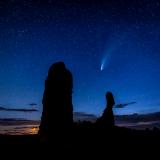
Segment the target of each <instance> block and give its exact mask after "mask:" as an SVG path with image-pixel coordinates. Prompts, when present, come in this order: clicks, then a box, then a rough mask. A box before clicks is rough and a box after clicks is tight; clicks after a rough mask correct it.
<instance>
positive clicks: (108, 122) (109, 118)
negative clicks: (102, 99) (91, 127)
mask: <svg viewBox="0 0 160 160" xmlns="http://www.w3.org/2000/svg"><path fill="white" fill-rule="evenodd" d="M106 101H107V104H106V108H105V110H104V112H103V114H102V116H101V117H100V118H98V119H97V121H96V125H97V126H98V127H100V128H109V129H111V128H113V127H114V125H115V122H114V115H113V110H112V108H113V106H114V104H115V101H114V97H113V94H112V93H111V92H107V93H106Z"/></svg>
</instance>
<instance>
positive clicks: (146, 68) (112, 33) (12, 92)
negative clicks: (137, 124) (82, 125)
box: [0, 0, 160, 119]
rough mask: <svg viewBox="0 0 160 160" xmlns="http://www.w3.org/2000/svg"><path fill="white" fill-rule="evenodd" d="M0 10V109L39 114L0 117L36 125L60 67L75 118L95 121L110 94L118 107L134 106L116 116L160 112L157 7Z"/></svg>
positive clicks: (12, 0)
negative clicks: (68, 78)
mask: <svg viewBox="0 0 160 160" xmlns="http://www.w3.org/2000/svg"><path fill="white" fill-rule="evenodd" d="M0 8H1V9H0V64H1V67H0V104H1V105H4V106H9V107H16V108H27V107H28V108H31V106H29V103H32V102H34V103H37V104H38V105H37V106H36V107H35V108H37V109H39V112H37V113H33V114H32V113H30V114H28V113H19V112H17V113H16V112H0V116H1V117H24V118H28V119H39V118H40V115H41V110H42V105H41V99H42V95H43V90H44V81H45V78H46V76H47V72H48V68H49V67H50V65H51V64H52V63H54V62H56V61H59V60H60V61H64V62H65V64H66V66H67V67H68V68H69V69H70V71H71V72H72V74H73V78H74V88H73V105H74V111H83V112H87V113H93V114H96V115H100V114H101V113H102V111H103V109H104V107H105V96H104V95H105V92H106V91H107V90H110V91H112V92H113V94H114V95H115V100H116V103H117V104H118V103H127V102H132V101H135V102H137V103H136V104H134V105H130V106H127V107H126V108H123V109H115V110H114V112H115V113H116V114H132V113H147V112H156V111H160V98H159V97H160V84H159V82H160V63H159V62H160V45H159V42H160V1H158V0H154V1H150V0H141V1H137V0H135V1H129V0H128V1H127V0H123V1H122V0H117V1H114V2H112V1H107V2H105V1H98V0H93V1H87V0H86V1H83V0H82V1H79V0H77V1H70V2H68V1H66V0H62V1H56V0H48V1H47V0H46V1H41V0H39V1H36V2H35V1H31V0H8V1H5V2H0ZM104 61H105V64H104V69H103V71H101V70H100V68H101V63H102V62H104Z"/></svg>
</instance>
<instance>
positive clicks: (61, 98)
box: [39, 62, 73, 137]
mask: <svg viewBox="0 0 160 160" xmlns="http://www.w3.org/2000/svg"><path fill="white" fill-rule="evenodd" d="M72 88H73V80H72V74H71V72H70V71H69V70H68V69H66V67H65V64H64V63H63V62H57V63H54V64H53V65H52V66H51V67H50V69H49V72H48V76H47V78H46V80H45V90H44V94H43V100H42V104H43V112H42V117H41V124H40V127H39V135H46V136H50V137H52V136H53V135H60V134H65V133H64V132H65V131H66V132H67V131H68V130H70V129H71V127H72V125H73V105H72Z"/></svg>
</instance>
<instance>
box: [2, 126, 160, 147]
mask: <svg viewBox="0 0 160 160" xmlns="http://www.w3.org/2000/svg"><path fill="white" fill-rule="evenodd" d="M0 147H1V148H3V149H4V148H7V149H8V150H9V149H13V148H16V147H17V148H21V149H23V148H24V149H25V148H27V149H28V150H30V149H37V148H43V147H44V148H47V147H49V148H57V149H68V148H70V149H72V150H75V149H77V150H83V149H102V148H103V149H106V150H107V148H109V149H115V148H119V149H122V148H128V147H133V148H135V149H136V148H137V147H139V148H141V147H143V148H144V147H145V148H151V149H153V147H155V148H157V147H160V131H159V130H145V131H137V130H131V129H126V128H120V127H115V128H114V129H113V130H107V129H97V128H96V129H95V128H91V127H90V128H88V127H84V126H83V127H75V129H74V130H73V131H72V132H71V133H69V134H68V135H66V134H65V133H63V132H62V133H61V134H58V135H57V136H55V135H54V136H53V137H51V139H49V140H48V141H46V139H45V138H41V137H39V136H38V135H0Z"/></svg>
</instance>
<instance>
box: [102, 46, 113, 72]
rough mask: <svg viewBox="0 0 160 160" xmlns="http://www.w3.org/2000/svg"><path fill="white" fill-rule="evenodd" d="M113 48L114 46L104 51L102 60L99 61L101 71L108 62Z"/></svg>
mask: <svg viewBox="0 0 160 160" xmlns="http://www.w3.org/2000/svg"><path fill="white" fill-rule="evenodd" d="M113 50H114V48H110V49H109V50H108V51H106V52H105V54H104V56H103V58H102V61H101V67H100V70H101V71H103V70H104V69H105V67H106V66H107V65H108V64H109V62H110V59H111V54H112V53H113Z"/></svg>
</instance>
